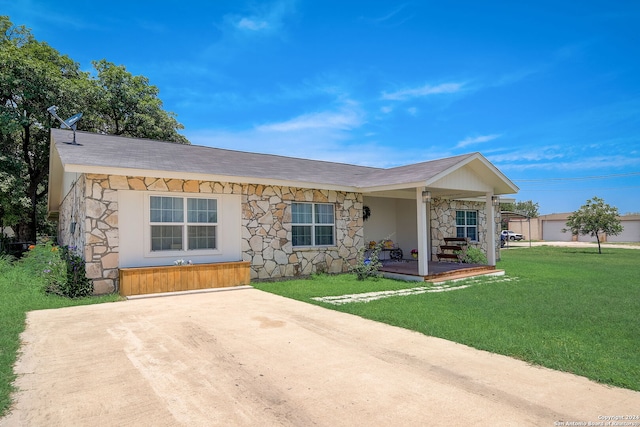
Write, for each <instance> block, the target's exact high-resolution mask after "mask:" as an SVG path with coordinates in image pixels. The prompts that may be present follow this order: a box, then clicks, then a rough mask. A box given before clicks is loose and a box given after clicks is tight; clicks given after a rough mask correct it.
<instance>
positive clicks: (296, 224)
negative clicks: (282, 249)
mask: <svg viewBox="0 0 640 427" xmlns="http://www.w3.org/2000/svg"><path fill="white" fill-rule="evenodd" d="M291 222H292V227H291V235H292V240H293V242H292V243H293V246H333V245H334V244H335V237H334V236H335V214H334V207H333V205H332V204H329V203H292V204H291Z"/></svg>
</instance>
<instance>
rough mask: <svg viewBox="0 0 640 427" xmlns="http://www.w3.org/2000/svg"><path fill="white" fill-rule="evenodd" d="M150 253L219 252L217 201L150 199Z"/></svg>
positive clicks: (152, 197)
mask: <svg viewBox="0 0 640 427" xmlns="http://www.w3.org/2000/svg"><path fill="white" fill-rule="evenodd" d="M149 222H150V224H151V251H154V252H155V251H185V250H189V251H191V250H201V249H209V250H210V249H216V248H217V241H216V234H217V225H218V201H217V200H216V199H204V198H186V197H168V196H151V197H150V198H149Z"/></svg>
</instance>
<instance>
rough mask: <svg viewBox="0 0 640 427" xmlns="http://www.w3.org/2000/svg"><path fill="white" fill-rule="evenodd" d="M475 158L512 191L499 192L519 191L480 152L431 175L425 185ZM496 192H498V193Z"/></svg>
mask: <svg viewBox="0 0 640 427" xmlns="http://www.w3.org/2000/svg"><path fill="white" fill-rule="evenodd" d="M474 160H479V161H480V162H482V164H483V165H484V166H485V167H486V168H487V169H489V170H490V171H491V172H493V173H494V174H495V175H496V176H497V177H498V178H499V179H500V180H501V181H502V182H504V184H506V185H507V187H508V188H509V189H510V190H511V191H505V192H502V193H499V194H513V193H517V192H518V191H519V190H520V189H519V188H518V186H517V185H515V184H514V183H513V182H512V181H511V180H510V179H509V178H507V177H506V175H505V174H503V173H502V172H500V170H499V169H498V168H496V167H495V166H494V165H493V164H491V162H489V161H488V160H487V159H486V158H485V157H484V156H483V155H482V154H480V153H474V155H473V156H470V157H468V158H466V159H464V160H462V161H461V162H459V163H456V164H455V165H453V166H451V167H450V168H448V169H446V170H444V171H442V172H440V173H439V174H437V175H435V176H433V177H431V179H429V180H427V181H426V183H425V185H426V186H427V187H428V186H430V185H431V184H433V183H435V182H438V180H440V179H442V178H443V177H445V176H447V175H449V174H451V173H453V172H454V171H456V170H458V169H460V168H461V167H463V166H466V165H467V164H469V163H471V162H473V161H474ZM496 194H498V193H496Z"/></svg>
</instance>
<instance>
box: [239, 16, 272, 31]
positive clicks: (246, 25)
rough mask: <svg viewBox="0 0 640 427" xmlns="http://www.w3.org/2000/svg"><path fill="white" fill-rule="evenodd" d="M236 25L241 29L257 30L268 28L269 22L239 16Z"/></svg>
mask: <svg viewBox="0 0 640 427" xmlns="http://www.w3.org/2000/svg"><path fill="white" fill-rule="evenodd" d="M236 26H237V27H238V28H240V29H241V30H251V31H259V30H264V29H267V28H269V23H268V22H266V21H257V20H255V19H250V18H241V19H240V21H238V23H237V24H236Z"/></svg>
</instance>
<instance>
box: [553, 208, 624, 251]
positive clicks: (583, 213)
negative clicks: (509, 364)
mask: <svg viewBox="0 0 640 427" xmlns="http://www.w3.org/2000/svg"><path fill="white" fill-rule="evenodd" d="M618 216H619V213H618V208H616V207H613V206H609V205H608V204H606V203H605V202H604V200H602V199H600V198H598V197H594V198H593V199H589V200H587V203H586V204H584V205H582V207H580V209H578V210H577V211H575V212H574V213H572V214H571V215H569V218H568V219H567V227H569V230H571V233H572V234H574V235H587V234H589V235H591V237H595V238H596V240H597V241H598V253H599V254H601V253H602V249H601V247H600V236H601V235H602V234H605V233H606V234H607V235H610V236H615V235H618V234H620V233H621V232H622V224H621V223H620V219H619V218H618ZM562 231H563V232H566V231H568V230H567V229H563V230H562Z"/></svg>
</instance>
